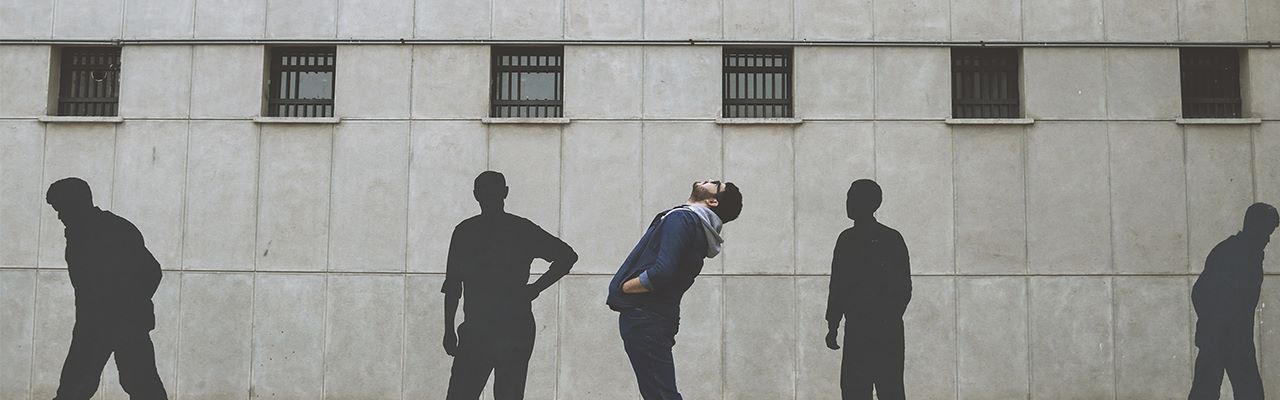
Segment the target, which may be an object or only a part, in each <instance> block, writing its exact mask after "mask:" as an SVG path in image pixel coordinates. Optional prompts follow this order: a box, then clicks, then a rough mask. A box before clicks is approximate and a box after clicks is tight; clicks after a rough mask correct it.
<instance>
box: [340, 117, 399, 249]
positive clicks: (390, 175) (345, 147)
mask: <svg viewBox="0 0 1280 400" xmlns="http://www.w3.org/2000/svg"><path fill="white" fill-rule="evenodd" d="M333 146H334V151H333V181H332V182H333V190H332V192H330V193H331V194H330V197H331V200H330V204H329V213H330V214H329V220H330V221H331V222H330V223H331V224H332V225H331V226H332V229H330V231H329V233H330V234H329V268H330V269H331V270H335V271H383V272H391V271H404V270H405V251H406V250H405V241H406V240H407V239H406V236H407V234H408V233H407V229H408V227H407V224H408V222H407V220H406V217H407V216H408V215H407V214H408V204H406V202H407V201H408V198H409V195H408V190H409V186H408V184H407V182H408V181H409V123H408V122H353V123H349V124H342V125H339V126H338V128H337V129H335V130H334V136H333Z"/></svg>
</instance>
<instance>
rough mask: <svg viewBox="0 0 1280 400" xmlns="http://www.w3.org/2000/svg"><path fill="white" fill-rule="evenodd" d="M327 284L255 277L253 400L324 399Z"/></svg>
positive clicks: (298, 277) (310, 278)
mask: <svg viewBox="0 0 1280 400" xmlns="http://www.w3.org/2000/svg"><path fill="white" fill-rule="evenodd" d="M327 280H328V278H327V277H325V276H322V275H302V274H257V275H256V276H255V281H254V291H253V296H254V297H253V376H252V377H251V379H252V381H251V383H250V388H251V389H250V393H249V397H250V398H253V399H270V398H285V399H297V398H309V399H316V398H320V396H321V394H322V390H323V389H322V388H323V382H324V365H325V364H324V350H325V348H324V347H325V346H324V343H325V319H326V316H325V298H326V295H325V287H326V286H327V282H326V281H327ZM388 330H389V329H388ZM377 331H379V332H385V330H381V329H379V330H377Z"/></svg>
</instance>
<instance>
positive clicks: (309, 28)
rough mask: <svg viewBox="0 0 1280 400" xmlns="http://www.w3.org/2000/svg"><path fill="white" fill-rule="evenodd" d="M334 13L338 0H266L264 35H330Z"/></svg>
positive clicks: (334, 27)
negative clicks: (265, 31) (265, 29)
mask: <svg viewBox="0 0 1280 400" xmlns="http://www.w3.org/2000/svg"><path fill="white" fill-rule="evenodd" d="M337 14H338V0H273V1H270V2H267V37H268V38H273V39H276V38H332V37H335V36H336V35H337V30H338V23H337V19H338V15H337ZM339 70H341V68H339Z"/></svg>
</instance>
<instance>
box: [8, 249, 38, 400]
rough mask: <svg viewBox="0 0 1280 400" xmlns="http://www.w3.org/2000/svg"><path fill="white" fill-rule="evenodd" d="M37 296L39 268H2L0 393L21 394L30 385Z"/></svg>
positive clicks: (28, 388)
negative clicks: (8, 269)
mask: <svg viewBox="0 0 1280 400" xmlns="http://www.w3.org/2000/svg"><path fill="white" fill-rule="evenodd" d="M35 298H36V271H34V270H17V271H0V338H4V341H5V345H4V347H0V365H4V367H3V368H0V372H3V373H2V374H0V393H6V394H13V395H14V397H18V396H19V394H20V393H22V394H25V393H27V392H28V391H29V390H30V389H31V367H32V363H31V357H32V346H33V345H34V344H35V341H34V338H35V337H34V330H35V321H36V310H35V304H36V302H35Z"/></svg>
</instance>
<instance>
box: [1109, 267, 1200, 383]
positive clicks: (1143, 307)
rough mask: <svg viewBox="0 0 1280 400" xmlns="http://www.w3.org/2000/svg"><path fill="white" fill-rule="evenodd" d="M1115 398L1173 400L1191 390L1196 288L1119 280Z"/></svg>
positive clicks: (1182, 282) (1174, 280)
mask: <svg viewBox="0 0 1280 400" xmlns="http://www.w3.org/2000/svg"><path fill="white" fill-rule="evenodd" d="M1113 285H1115V286H1114V290H1115V299H1114V301H1115V306H1114V307H1115V308H1114V309H1115V313H1116V315H1115V329H1116V332H1115V335H1116V337H1115V349H1116V354H1115V359H1116V361H1115V362H1116V365H1115V368H1116V376H1115V379H1116V397H1117V398H1125V399H1171V398H1177V397H1181V396H1185V395H1186V393H1187V392H1188V391H1189V390H1191V366H1192V360H1191V354H1190V348H1189V347H1187V346H1186V344H1187V343H1188V342H1189V341H1190V340H1191V337H1190V332H1191V320H1190V319H1189V318H1188V315H1189V313H1190V312H1191V310H1190V307H1189V304H1191V299H1190V298H1189V297H1190V296H1189V295H1190V293H1191V288H1190V287H1188V286H1187V280H1186V279H1184V278H1182V277H1169V278H1140V277H1116V278H1115V280H1114V281H1113Z"/></svg>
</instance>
